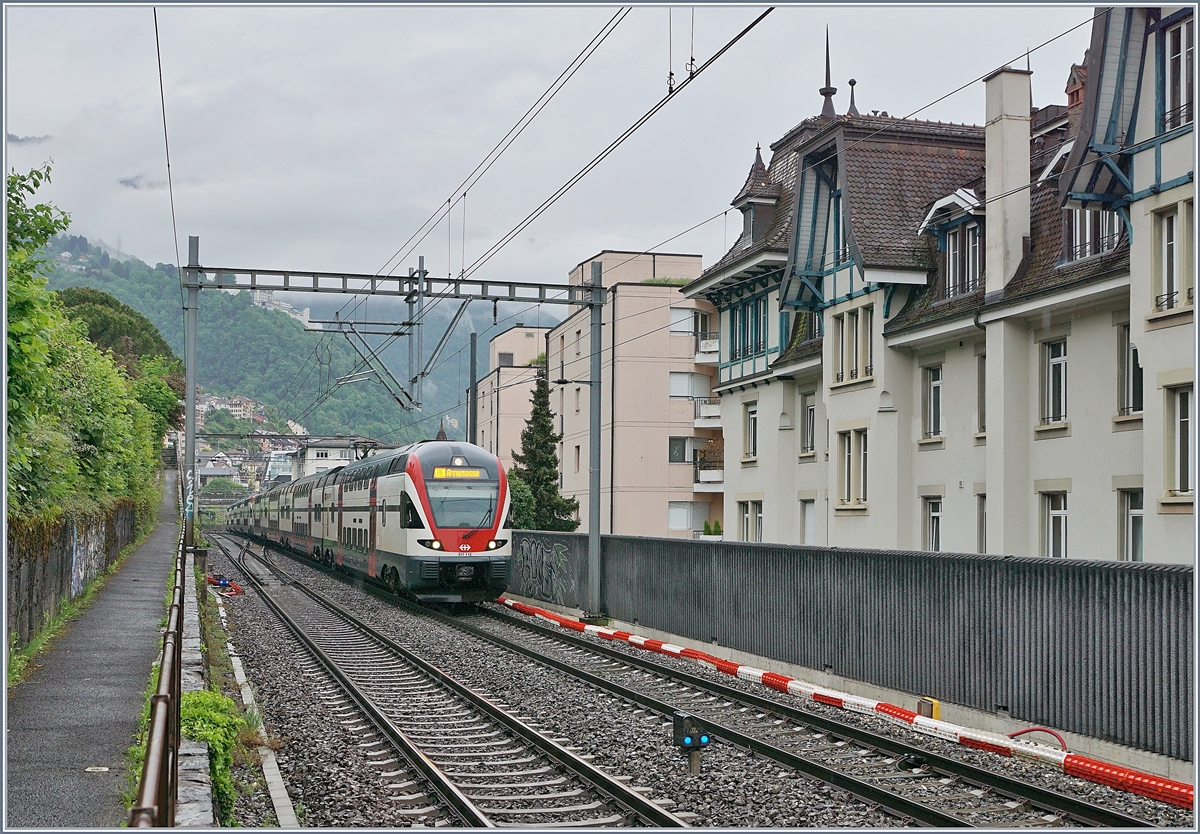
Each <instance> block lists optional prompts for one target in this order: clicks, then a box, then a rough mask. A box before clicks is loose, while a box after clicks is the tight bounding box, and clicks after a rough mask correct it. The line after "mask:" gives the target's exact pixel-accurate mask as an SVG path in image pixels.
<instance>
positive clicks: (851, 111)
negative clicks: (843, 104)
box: [846, 78, 859, 119]
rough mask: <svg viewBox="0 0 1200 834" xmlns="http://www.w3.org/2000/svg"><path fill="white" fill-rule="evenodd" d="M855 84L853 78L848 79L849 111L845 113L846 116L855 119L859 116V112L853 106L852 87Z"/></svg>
mask: <svg viewBox="0 0 1200 834" xmlns="http://www.w3.org/2000/svg"><path fill="white" fill-rule="evenodd" d="M857 83H858V82H857V81H855V80H854V79H853V78H851V79H850V109H849V110H847V111H846V115H848V116H853V117H854V118H856V119H857V118H858V116H859V112H858V108H857V107H855V106H854V85H855V84H857Z"/></svg>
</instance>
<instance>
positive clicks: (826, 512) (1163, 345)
mask: <svg viewBox="0 0 1200 834" xmlns="http://www.w3.org/2000/svg"><path fill="white" fill-rule="evenodd" d="M1190 15H1191V12H1190V10H1181V11H1180V12H1178V13H1174V14H1172V13H1170V10H1167V9H1164V10H1162V12H1161V16H1160V13H1159V11H1158V10H1155V9H1121V10H1117V11H1109V12H1106V13H1105V14H1104V15H1102V16H1101V17H1100V18H1098V20H1097V22H1096V24H1095V30H1094V34H1093V40H1092V46H1091V48H1090V50H1089V52H1088V58H1087V60H1086V61H1085V64H1084V65H1081V66H1077V67H1073V68H1072V69H1071V72H1070V75H1069V81H1068V102H1069V104H1068V106H1066V107H1064V106H1051V107H1044V108H1041V109H1039V110H1033V109H1032V108H1031V106H1030V96H1029V74H1028V73H1027V72H1026V71H1023V70H1013V69H1011V68H1004V69H1001V70H998V71H997V72H995V73H993V74H992V75H991V76H990V77H989V78H988V79H987V80H986V82H985V83H986V87H987V91H986V113H985V114H984V116H985V126H984V127H975V126H965V125H947V124H940V123H930V122H918V121H913V120H902V119H890V118H886V117H885V116H883V115H880V116H869V117H864V116H862V115H860V114H859V113H858V111H857V109H856V108H855V106H854V103H853V97H852V98H851V106H850V110H849V112H847V113H846V114H844V115H837V114H836V111H835V110H834V108H833V106H832V95H833V94H832V92H830V91H829V90H828V89H825V90H823V91H822V94H823V95H825V96H826V105H825V108H824V112H823V113H822V115H821V116H817V117H815V118H811V119H807V120H805V121H804V122H802V123H801V124H800V125H798V126H797V127H796V128H794V129H793V130H791V131H789V132H788V133H787V134H786V135H785V136H784V137H783V138H781V139H780V140H779V141H778V142H776V143H775V144H773V145H772V146H771V150H772V151H773V156H772V159H771V162H770V164H769V165H763V164H762V160H761V157H756V159H755V162H754V165H753V166H752V168H751V172H750V176H749V177H748V179H747V181H746V184H745V185H744V186H743V188H742V190H741V192H740V193H739V194H738V197H737V198H735V200H734V205H735V207H737V208H739V210H741V211H742V213H743V217H744V218H745V221H744V228H743V234H742V236H741V238H740V239H739V240H738V241H737V242H736V243H735V244H734V246H733V247H732V248H731V250H730V251H729V252H728V253H727V254H726V255H725V256H724V257H723V258H722V259H721V261H719V262H718V263H717V264H714V265H713V266H712V267H711V268H710V269H708V270H706V271H705V272H704V274H702V275H701V276H700V277H699V278H698V279H697V280H696V281H694V282H692V283H691V284H689V285H688V286H686V287H684V294H685V295H686V296H687V297H690V298H705V299H707V300H709V301H710V302H711V303H713V304H714V306H715V307H716V308H717V310H718V311H719V315H718V322H719V341H720V362H719V369H718V375H719V378H718V382H717V384H716V385H715V387H714V393H716V394H719V395H720V397H721V403H722V406H721V425H722V431H723V434H724V437H725V442H726V444H728V445H729V446H730V450H731V454H729V455H728V457H729V458H730V461H729V462H728V463H727V464H726V471H725V484H726V486H725V491H726V493H728V494H729V496H730V497H729V500H728V501H727V502H726V505H725V516H726V527H727V530H728V531H729V533H731V534H733V535H731V536H729V537H732V538H737V539H740V540H746V541H776V542H792V543H815V544H829V545H836V546H848V547H849V546H854V547H878V548H898V549H906V550H910V549H911V550H935V551H936V550H955V551H976V552H987V553H1011V554H1016V555H1023V556H1038V555H1042V556H1052V557H1070V558H1089V559H1135V560H1142V559H1145V560H1147V561H1175V562H1179V561H1191V559H1192V558H1193V552H1194V537H1193V532H1192V530H1193V525H1192V516H1191V513H1192V512H1193V504H1192V495H1193V492H1194V489H1193V480H1194V474H1193V472H1194V466H1193V463H1192V461H1193V460H1194V453H1193V451H1192V450H1193V446H1194V444H1193V442H1192V437H1193V435H1192V434H1191V432H1192V429H1191V410H1192V393H1191V392H1192V385H1193V373H1194V372H1193V367H1194V359H1193V350H1194V340H1195V334H1194V326H1193V324H1192V306H1191V305H1192V299H1191V295H1190V290H1191V286H1192V285H1191V281H1192V278H1191V276H1192V274H1193V270H1194V268H1193V259H1192V258H1193V255H1192V252H1193V243H1192V188H1193V186H1192V177H1193V172H1192V158H1193V154H1194V141H1195V140H1194V135H1193V134H1192V128H1191V112H1192V111H1191V100H1192V99H1191V86H1190V81H1188V79H1190V78H1191V69H1190V68H1191V60H1192V58H1191V54H1192V53H1191V43H1192V41H1191V37H1192V35H1191V32H1192V29H1191V25H1192V24H1191V16H1190ZM1135 44H1139V45H1140V46H1139V47H1138V48H1136V49H1135V48H1133V46H1134V45H1135ZM1172 62H1174V63H1172ZM1172 73H1175V74H1174V75H1173V74H1172ZM1139 100H1140V101H1141V102H1143V106H1142V107H1140V108H1139V107H1138V106H1137V103H1138V101H1139ZM1149 102H1155V104H1154V105H1153V106H1150V105H1149V104H1148V103H1149ZM1113 125H1115V126H1116V129H1115V130H1114V128H1113V127H1112V126H1113ZM1118 172H1119V173H1118ZM738 451H740V455H738V454H737V452H738ZM734 461H736V464H737V465H736V466H735V465H734Z"/></svg>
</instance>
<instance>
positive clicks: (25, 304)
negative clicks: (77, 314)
mask: <svg viewBox="0 0 1200 834" xmlns="http://www.w3.org/2000/svg"><path fill="white" fill-rule="evenodd" d="M49 181H50V166H49V164H46V165H44V166H43V167H42V168H35V169H33V170H32V171H30V172H29V173H28V174H18V173H17V172H16V171H13V172H12V173H10V174H9V175H8V180H7V185H8V191H7V193H6V201H5V204H6V207H7V215H8V217H7V221H8V223H7V232H8V239H7V241H6V249H7V255H8V266H7V269H6V272H5V278H6V283H7V293H6V294H7V299H8V309H7V315H8V339H7V344H6V349H7V353H8V380H7V382H8V384H7V393H8V403H7V414H8V434H7V437H6V440H7V446H8V449H7V458H8V469H7V482H8V495H9V505H10V507H13V508H16V509H19V508H21V507H23V506H30V505H32V504H36V503H39V502H41V501H49V502H53V501H55V500H57V499H58V498H60V497H62V495H63V494H65V491H67V490H68V489H69V488H68V487H67V486H66V485H67V483H68V482H70V481H71V480H72V479H73V475H74V474H77V473H75V472H74V471H73V467H72V464H73V462H72V461H71V460H70V452H69V449H70V439H69V438H68V437H67V436H66V435H65V433H64V432H63V431H62V430H61V428H60V426H59V425H58V421H57V420H55V419H54V415H53V414H52V413H47V403H48V400H49V399H50V395H51V393H52V391H53V389H54V373H53V369H52V367H51V364H50V344H51V341H52V340H53V339H54V337H55V334H56V332H57V331H59V330H60V329H61V328H63V327H64V326H65V321H64V319H63V316H62V314H61V312H60V311H59V309H58V304H57V301H56V299H55V297H54V295H53V294H52V293H50V292H49V291H47V290H46V278H45V277H44V273H45V272H46V271H47V270H46V261H45V260H44V259H42V258H40V257H38V255H39V253H40V252H41V250H42V248H43V247H44V246H45V245H46V242H47V241H49V240H50V238H51V237H53V236H54V235H55V234H57V233H58V232H61V231H63V230H64V229H66V228H67V226H68V225H69V224H70V219H69V218H68V217H67V215H66V214H65V213H63V212H62V211H59V210H58V209H57V208H55V207H54V206H51V205H48V204H45V203H38V204H36V205H32V206H31V205H29V198H31V197H32V196H33V195H34V194H35V193H36V192H37V190H38V188H39V187H41V185H42V183H43V182H49ZM35 470H40V471H41V472H42V476H41V477H38V478H35V477H34V472H35ZM47 476H48V477H49V478H50V479H51V480H49V481H47V480H46V477H47ZM39 481H41V483H40V484H39Z"/></svg>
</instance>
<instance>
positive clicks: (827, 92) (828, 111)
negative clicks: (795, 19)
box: [817, 25, 837, 119]
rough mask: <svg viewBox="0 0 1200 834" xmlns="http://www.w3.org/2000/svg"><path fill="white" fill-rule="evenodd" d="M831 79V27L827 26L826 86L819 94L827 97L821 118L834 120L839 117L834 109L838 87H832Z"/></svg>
mask: <svg viewBox="0 0 1200 834" xmlns="http://www.w3.org/2000/svg"><path fill="white" fill-rule="evenodd" d="M830 83H831V82H830V78H829V26H828V25H826V26H825V86H824V87H822V88H821V89H820V90H818V91H817V92H819V93H820V94H821V95H823V96H824V97H825V105H824V106H823V107H822V108H821V116H822V117H824V118H829V119H832V118H833V117H834V116H836V115H837V112H836V111H835V110H834V109H833V94H834V93H836V92H837V87H831V86H829V85H830Z"/></svg>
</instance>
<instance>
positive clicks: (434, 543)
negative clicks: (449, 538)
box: [417, 539, 442, 550]
mask: <svg viewBox="0 0 1200 834" xmlns="http://www.w3.org/2000/svg"><path fill="white" fill-rule="evenodd" d="M417 544H419V545H421V547H428V548H429V549H430V550H441V549H442V543H441V542H440V541H438V540H437V539H417Z"/></svg>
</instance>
